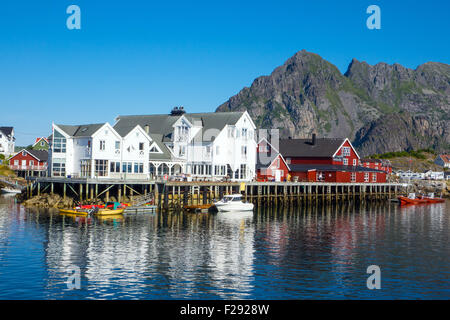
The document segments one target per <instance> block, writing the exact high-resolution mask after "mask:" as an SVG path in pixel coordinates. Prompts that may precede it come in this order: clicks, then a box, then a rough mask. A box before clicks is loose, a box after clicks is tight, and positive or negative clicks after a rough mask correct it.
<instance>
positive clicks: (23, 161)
mask: <svg viewBox="0 0 450 320" xmlns="http://www.w3.org/2000/svg"><path fill="white" fill-rule="evenodd" d="M26 168H27V160H22V169H24V170H25V169H26Z"/></svg>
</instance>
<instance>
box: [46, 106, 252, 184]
mask: <svg viewBox="0 0 450 320" xmlns="http://www.w3.org/2000/svg"><path fill="white" fill-rule="evenodd" d="M254 137H255V125H254V123H253V121H252V119H251V118H250V116H249V115H248V113H247V112H224V113H193V114H186V113H184V110H183V109H182V108H180V109H178V108H175V109H174V110H173V111H172V112H171V113H170V114H169V115H146V116H119V117H117V119H116V124H115V125H114V126H111V125H110V124H108V123H104V124H90V125H77V126H67V125H57V124H54V125H53V134H52V139H51V148H50V152H49V163H50V164H49V168H50V169H49V171H50V172H49V175H50V176H52V177H82V178H99V179H104V178H106V179H108V178H109V179H127V180H128V179H153V178H156V177H162V176H165V175H167V176H178V177H180V178H181V177H182V176H186V177H187V178H189V179H192V178H194V179H223V178H225V177H228V178H230V179H232V180H240V181H248V180H252V179H253V178H254V176H255V164H256V142H255V138H254Z"/></svg>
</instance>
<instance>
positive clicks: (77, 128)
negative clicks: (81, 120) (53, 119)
mask: <svg viewBox="0 0 450 320" xmlns="http://www.w3.org/2000/svg"><path fill="white" fill-rule="evenodd" d="M56 125H57V126H58V128H60V129H61V130H63V131H64V132H65V133H66V134H67V135H69V136H71V137H90V136H92V135H93V134H94V133H96V132H97V131H98V129H100V128H101V127H103V126H104V125H105V123H94V124H82V125H62V124H56Z"/></svg>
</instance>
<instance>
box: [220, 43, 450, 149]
mask: <svg viewBox="0 0 450 320" xmlns="http://www.w3.org/2000/svg"><path fill="white" fill-rule="evenodd" d="M238 110H247V111H248V112H249V113H250V115H251V116H252V118H253V119H254V121H255V123H256V125H257V126H258V127H260V128H279V129H280V131H281V135H282V136H284V137H287V136H291V137H293V138H306V137H309V136H311V134H312V133H316V134H318V136H323V137H349V138H350V139H351V140H353V142H354V145H355V146H356V147H357V148H358V149H359V151H360V152H361V153H362V154H363V155H369V154H373V153H384V152H388V151H400V150H410V149H418V148H428V147H432V148H435V149H436V150H438V151H448V150H450V65H447V64H443V63H434V62H429V63H425V64H423V65H421V66H419V67H418V68H417V69H415V70H412V69H408V68H405V67H403V66H401V65H399V64H394V65H388V64H386V63H378V64H376V65H374V66H371V65H369V64H367V63H365V62H359V61H358V60H356V59H353V60H352V62H351V63H350V65H349V67H348V70H347V72H346V73H345V74H342V73H341V72H340V71H339V70H338V69H337V68H336V67H335V66H334V65H333V64H331V63H330V62H328V61H326V60H324V59H322V58H321V57H320V56H319V55H317V54H314V53H310V52H307V51H305V50H302V51H300V52H298V53H296V54H295V55H294V56H293V57H291V58H290V59H288V60H287V61H286V62H285V63H284V64H283V65H282V66H280V67H278V68H276V69H275V70H274V71H273V72H272V73H271V74H270V75H269V76H262V77H259V78H257V79H255V80H254V81H253V83H252V85H251V86H250V87H249V88H248V87H245V88H244V89H242V90H241V91H240V92H239V93H238V94H237V95H235V96H233V97H231V98H230V99H229V100H228V101H227V102H225V103H224V104H222V105H221V106H219V107H218V108H217V111H238Z"/></svg>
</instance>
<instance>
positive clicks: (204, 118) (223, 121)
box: [114, 112, 244, 142]
mask: <svg viewBox="0 0 450 320" xmlns="http://www.w3.org/2000/svg"><path fill="white" fill-rule="evenodd" d="M243 114H244V112H208V113H185V114H183V115H169V114H156V115H134V116H118V117H117V122H116V124H115V125H114V130H116V131H117V132H118V133H119V134H120V135H121V136H122V137H124V136H126V135H127V134H128V133H129V132H130V131H131V130H133V128H134V127H136V126H137V125H140V126H141V127H142V128H143V129H145V126H146V125H148V126H149V133H150V135H151V134H152V133H156V134H160V135H162V139H163V140H162V141H164V142H168V141H171V140H172V132H173V127H172V126H173V124H174V123H175V122H176V121H177V120H178V119H180V117H182V116H184V117H185V118H186V119H187V120H188V121H189V122H190V123H192V124H193V125H195V123H196V122H201V124H202V127H203V132H205V131H206V130H208V129H218V130H222V129H223V128H224V127H225V126H226V125H227V124H229V125H234V124H236V122H237V121H238V120H239V119H240V118H241V117H242V115H243ZM209 138H210V139H209V140H211V141H212V140H214V138H215V137H209ZM203 141H204V140H203Z"/></svg>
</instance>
